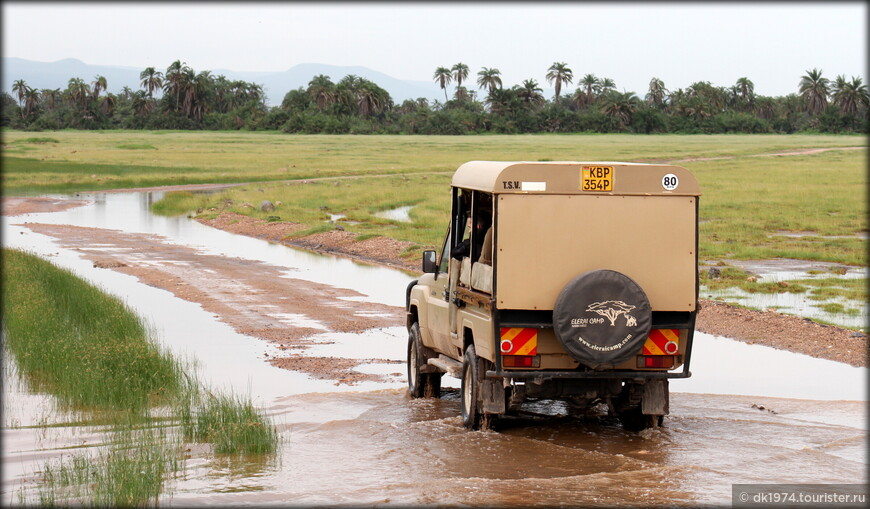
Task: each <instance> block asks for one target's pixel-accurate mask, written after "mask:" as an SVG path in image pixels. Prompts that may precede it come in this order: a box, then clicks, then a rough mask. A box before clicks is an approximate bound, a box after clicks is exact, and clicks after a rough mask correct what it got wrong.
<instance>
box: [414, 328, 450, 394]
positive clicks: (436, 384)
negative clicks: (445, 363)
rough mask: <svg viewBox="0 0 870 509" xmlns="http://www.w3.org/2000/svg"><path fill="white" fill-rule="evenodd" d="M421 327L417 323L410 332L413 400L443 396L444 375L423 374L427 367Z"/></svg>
mask: <svg viewBox="0 0 870 509" xmlns="http://www.w3.org/2000/svg"><path fill="white" fill-rule="evenodd" d="M423 348H424V347H423V341H422V340H421V339H420V325H419V324H417V323H416V322H415V323H414V324H413V325H411V330H410V331H409V332H408V392H409V393H410V394H411V397H412V398H437V397H439V396H440V395H441V376H442V375H443V373H423V372H422V371H421V370H422V369H424V367H425V366H427V363H426V360H427V358H426V356H425V355H424V353H423V352H424V349H423Z"/></svg>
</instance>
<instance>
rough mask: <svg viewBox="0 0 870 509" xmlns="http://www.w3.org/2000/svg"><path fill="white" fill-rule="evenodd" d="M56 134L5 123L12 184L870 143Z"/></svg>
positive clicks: (34, 188)
mask: <svg viewBox="0 0 870 509" xmlns="http://www.w3.org/2000/svg"><path fill="white" fill-rule="evenodd" d="M50 134H51V136H52V138H53V139H56V140H57V142H56V143H43V144H33V145H32V146H27V147H23V146H22V145H21V144H20V143H16V142H18V141H20V140H22V139H26V138H29V137H31V136H32V133H27V132H22V131H14V130H8V129H7V130H4V131H3V141H4V143H5V144H6V146H4V159H3V165H4V182H3V186H4V187H3V191H4V193H6V194H7V195H8V194H10V193H16V194H20V193H29V194H33V193H39V192H55V191H61V192H73V191H83V190H95V189H112V188H114V189H118V188H124V187H142V186H145V185H159V184H161V183H162V184H183V183H194V182H196V183H203V182H215V183H217V182H256V181H272V180H282V179H305V178H315V177H335V176H347V175H375V174H408V173H420V172H448V173H452V172H453V171H454V170H455V169H456V168H457V167H458V166H459V165H460V164H462V163H464V162H466V161H471V160H479V159H483V160H486V159H491V160H528V161H537V160H542V159H550V160H587V161H588V160H611V161H639V162H644V161H653V160H677V159H686V158H705V157H723V156H738V157H740V156H747V155H751V154H759V153H770V152H779V151H787V150H794V149H799V148H807V147H813V148H830V147H849V146H865V147H866V146H867V139H866V137H863V136H833V135H830V136H829V135H711V136H700V135H653V136H642V135H623V134H612V135H586V134H569V135H492V136H401V135H397V136H341V135H334V136H333V135H315V136H312V135H288V134H283V133H278V132H239V131H232V132H197V131H165V132H164V131H161V132H147V131H99V132H95V131H74V130H64V131H52V132H51V133H50ZM120 145H150V146H152V147H154V150H149V151H148V152H147V156H143V153H142V152H141V151H137V150H128V149H121V148H118V147H119V146H120ZM24 148H27V149H29V150H23V149H24ZM143 158H144V160H143ZM26 160H30V161H33V162H35V163H36V164H37V165H39V164H41V163H57V164H54V165H52V172H51V173H43V174H41V175H39V176H38V177H32V176H31V175H30V173H31V171H30V170H31V169H32V168H33V166H32V165H28V164H27V163H26ZM685 164H686V165H687V166H689V165H694V163H685ZM88 167H97V168H100V169H101V171H102V173H103V174H106V175H114V172H120V171H121V169H123V168H128V167H135V168H139V169H138V170H134V171H132V172H128V173H126V174H124V175H120V176H117V177H118V178H115V179H107V180H104V181H100V182H95V181H94V179H91V178H90V176H91V175H92V174H95V173H97V174H99V173H98V172H95V171H89V170H88V169H87V168H88ZM690 168H691V166H690ZM59 185H60V187H59ZM95 186H96V187H95Z"/></svg>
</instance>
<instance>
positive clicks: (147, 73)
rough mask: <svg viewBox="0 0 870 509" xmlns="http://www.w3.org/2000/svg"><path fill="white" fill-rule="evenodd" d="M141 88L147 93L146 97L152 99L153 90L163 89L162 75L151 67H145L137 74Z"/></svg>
mask: <svg viewBox="0 0 870 509" xmlns="http://www.w3.org/2000/svg"><path fill="white" fill-rule="evenodd" d="M139 79H140V80H142V82H141V85H142V87H143V88H144V89H145V90H147V91H148V97H149V98H151V97H154V89H157V88H161V89H162V88H163V74H162V73H160V72H159V71H157V70H156V69H154V68H153V67H146V68H145V70H144V71H142V72H140V73H139Z"/></svg>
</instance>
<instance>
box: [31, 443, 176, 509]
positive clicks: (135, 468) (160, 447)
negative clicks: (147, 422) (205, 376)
mask: <svg viewBox="0 0 870 509" xmlns="http://www.w3.org/2000/svg"><path fill="white" fill-rule="evenodd" d="M178 449H179V444H178V442H177V440H172V439H170V438H169V437H166V436H165V434H164V431H163V430H159V429H148V430H144V431H143V430H135V431H133V430H123V431H120V432H118V433H116V434H115V443H113V444H112V447H110V448H103V449H99V450H97V451H96V452H93V453H91V452H79V453H73V454H72V455H69V456H68V457H66V458H62V459H58V460H54V461H50V462H48V463H46V464H45V465H44V466H43V470H42V483H41V485H40V486H39V488H38V494H37V496H38V501H39V505H41V506H43V507H54V506H58V505H78V504H71V503H72V502H79V503H81V502H84V501H87V505H91V506H95V507H133V506H145V505H150V504H149V502H151V501H154V500H156V499H157V497H158V496H159V495H160V494H161V492H162V491H163V484H164V480H165V479H166V478H168V477H169V476H171V475H174V473H175V472H177V471H179V470H180V469H181V468H182V461H181V460H180V459H179V455H178Z"/></svg>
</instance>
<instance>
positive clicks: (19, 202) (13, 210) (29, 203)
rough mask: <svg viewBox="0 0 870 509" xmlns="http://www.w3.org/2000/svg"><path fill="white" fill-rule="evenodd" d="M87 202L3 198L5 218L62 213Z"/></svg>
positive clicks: (38, 198) (35, 198)
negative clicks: (42, 213)
mask: <svg viewBox="0 0 870 509" xmlns="http://www.w3.org/2000/svg"><path fill="white" fill-rule="evenodd" d="M88 203H89V202H88V201H85V200H56V199H54V198H43V197H32V198H16V197H6V196H4V197H3V208H2V214H3V215H4V216H20V215H23V214H33V213H39V212H60V211H62V210H67V209H71V208H75V207H81V206H82V205H87V204H88Z"/></svg>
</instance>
